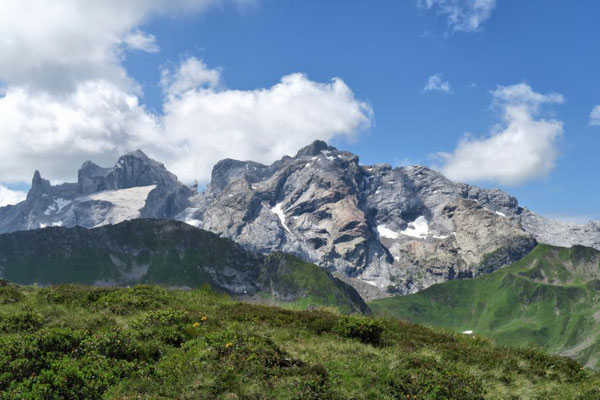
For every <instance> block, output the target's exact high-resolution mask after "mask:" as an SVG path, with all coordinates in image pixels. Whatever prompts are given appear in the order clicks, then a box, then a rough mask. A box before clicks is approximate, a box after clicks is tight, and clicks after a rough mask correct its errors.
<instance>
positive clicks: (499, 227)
mask: <svg viewBox="0 0 600 400" xmlns="http://www.w3.org/2000/svg"><path fill="white" fill-rule="evenodd" d="M137 218H156V219H167V220H179V221H183V222H185V223H187V224H189V225H193V226H195V227H199V228H202V229H204V230H207V231H210V232H214V233H216V234H218V235H220V236H221V237H224V238H229V239H232V240H234V241H236V242H238V243H239V244H240V245H241V246H243V247H244V248H245V249H247V250H249V251H252V252H256V253H270V252H273V251H284V252H287V253H292V254H295V255H297V256H299V257H300V258H302V259H304V260H306V261H309V262H311V263H315V264H317V265H319V266H321V267H323V268H325V269H326V270H328V271H329V272H331V273H333V274H334V275H335V276H336V277H337V278H339V279H342V280H344V281H345V282H347V283H348V284H350V285H352V286H353V287H354V288H355V289H356V290H357V291H358V292H359V293H360V294H361V295H362V297H363V298H364V299H366V300H372V299H377V298H383V297H388V296H391V295H398V294H410V293H416V292H418V291H421V290H423V289H425V288H427V287H429V286H431V285H432V284H435V283H441V282H445V281H448V280H455V279H461V278H473V277H476V276H479V275H481V274H484V273H490V272H493V271H495V270H497V269H499V268H500V267H502V266H506V265H509V264H512V263H514V262H516V261H518V260H520V259H522V258H523V257H524V256H525V255H526V254H528V253H529V252H530V251H531V250H532V249H534V247H535V246H536V245H537V244H538V243H547V244H551V245H557V246H573V245H584V246H588V247H593V248H596V249H600V224H599V223H597V222H591V223H589V224H587V225H581V226H579V225H573V224H568V223H565V222H561V221H555V220H551V219H548V218H544V217H542V216H540V215H537V214H535V213H534V212H532V211H530V210H529V209H527V208H525V207H521V206H520V205H519V203H518V201H517V199H516V198H514V197H512V196H510V195H508V194H507V193H505V192H503V191H500V190H497V189H484V188H480V187H477V186H472V185H468V184H462V183H455V182H452V181H450V180H449V179H447V178H445V177H444V176H443V175H442V174H440V173H439V172H437V171H434V170H432V169H429V168H426V167H421V166H410V167H398V168H392V167H391V166H390V165H388V164H377V165H362V164H360V163H359V158H358V156H357V155H355V154H352V153H349V152H345V151H338V150H337V149H336V148H335V147H332V146H329V145H327V144H326V143H325V142H322V141H315V142H313V143H311V144H310V145H308V146H306V147H304V148H302V149H300V150H299V151H298V153H297V154H296V155H295V156H293V157H290V156H285V157H283V158H282V159H281V160H278V161H276V162H274V163H273V164H271V165H263V164H260V163H256V162H253V161H237V160H231V159H225V160H222V161H220V162H219V163H217V164H216V165H215V167H214V168H213V172H212V178H211V182H210V183H209V184H208V185H207V187H206V189H205V190H204V191H203V192H201V193H198V192H197V190H196V187H188V186H186V185H184V184H183V183H181V182H179V181H178V180H177V177H176V176H175V175H173V174H172V173H170V172H169V171H168V170H167V169H166V167H165V166H164V165H163V164H161V163H159V162H157V161H154V160H152V159H150V158H149V157H147V156H146V155H145V154H144V153H143V152H142V151H139V150H138V151H135V152H132V153H128V154H126V155H124V156H122V157H121V158H119V160H118V161H117V163H116V164H115V165H114V166H113V167H112V168H103V167H100V166H98V165H96V164H94V163H93V162H91V161H88V162H86V163H84V164H83V165H82V167H81V168H80V169H79V171H78V181H77V182H76V183H64V184H61V185H56V186H53V185H51V184H50V182H49V181H47V180H45V179H43V178H42V177H41V175H40V173H39V172H38V171H36V172H35V173H34V177H33V180H32V186H31V189H30V191H29V193H28V195H27V198H26V200H24V201H23V202H21V203H19V204H16V205H12V206H6V207H2V208H0V233H8V232H15V231H20V230H31V229H38V228H44V227H57V226H62V227H73V226H81V227H84V228H96V227H100V226H104V225H109V224H116V223H119V222H122V221H127V220H131V219H137Z"/></svg>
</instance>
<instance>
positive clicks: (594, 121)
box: [590, 105, 600, 126]
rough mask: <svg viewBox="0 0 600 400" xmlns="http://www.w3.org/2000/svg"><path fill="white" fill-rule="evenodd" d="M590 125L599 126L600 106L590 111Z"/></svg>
mask: <svg viewBox="0 0 600 400" xmlns="http://www.w3.org/2000/svg"><path fill="white" fill-rule="evenodd" d="M590 125H593V126H600V105H597V106H596V107H594V108H593V109H592V112H591V113H590Z"/></svg>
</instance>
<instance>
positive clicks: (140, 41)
mask: <svg viewBox="0 0 600 400" xmlns="http://www.w3.org/2000/svg"><path fill="white" fill-rule="evenodd" d="M123 43H124V44H125V45H126V46H127V48H129V49H132V50H141V51H145V52H147V53H158V51H159V48H158V45H157V44H156V37H154V35H151V34H149V33H146V32H142V31H140V30H139V29H136V30H135V31H132V32H129V33H128V34H127V35H125V37H124V38H123Z"/></svg>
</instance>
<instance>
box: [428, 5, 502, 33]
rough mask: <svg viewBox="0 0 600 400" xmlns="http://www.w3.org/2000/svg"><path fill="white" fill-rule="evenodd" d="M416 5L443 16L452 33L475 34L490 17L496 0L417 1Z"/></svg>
mask: <svg viewBox="0 0 600 400" xmlns="http://www.w3.org/2000/svg"><path fill="white" fill-rule="evenodd" d="M418 5H419V6H420V7H423V8H425V9H434V10H436V11H437V13H438V14H442V15H445V16H446V17H447V18H448V26H449V27H450V29H451V30H452V31H453V32H475V31H478V30H480V29H481V26H482V24H483V23H484V22H485V21H486V20H488V19H489V18H490V16H491V15H492V11H493V10H494V8H495V7H496V0H418Z"/></svg>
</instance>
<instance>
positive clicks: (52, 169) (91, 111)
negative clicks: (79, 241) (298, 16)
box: [0, 0, 372, 182]
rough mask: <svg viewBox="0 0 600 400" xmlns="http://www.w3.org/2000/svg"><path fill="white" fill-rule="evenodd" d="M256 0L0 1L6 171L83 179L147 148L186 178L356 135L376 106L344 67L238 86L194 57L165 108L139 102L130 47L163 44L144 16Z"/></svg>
mask: <svg viewBox="0 0 600 400" xmlns="http://www.w3.org/2000/svg"><path fill="white" fill-rule="evenodd" d="M253 1H254V0H173V1H167V0H130V1H125V2H123V1H121V0H103V1H92V2H79V1H72V0H54V1H45V0H18V1H16V0H15V1H9V2H8V3H7V4H3V10H2V13H0V82H3V84H4V85H3V87H2V89H1V91H0V143H2V146H0V182H29V181H30V179H31V176H32V174H33V171H34V170H35V169H39V170H40V171H41V173H42V175H43V176H44V177H46V178H49V179H51V180H52V181H54V182H59V181H67V180H71V181H72V180H74V179H76V173H77V171H76V169H77V167H78V166H79V165H80V164H81V163H83V162H84V161H85V160H88V159H91V160H94V161H95V162H97V163H98V164H100V165H106V166H110V165H112V163H114V162H115V161H116V159H117V157H118V156H119V155H121V154H123V153H125V152H127V151H131V150H135V149H138V148H140V149H143V150H144V151H146V152H147V153H148V154H149V155H150V156H152V157H154V158H156V159H158V160H160V161H162V162H164V163H165V164H166V165H167V167H169V168H170V169H172V170H173V172H175V173H176V174H177V175H179V177H180V178H181V179H183V180H185V181H188V182H189V181H193V180H194V179H198V180H200V181H203V182H206V181H207V180H208V179H209V178H210V171H211V168H212V166H213V164H214V163H215V162H216V161H218V160H220V159H221V158H225V157H233V158H242V159H255V160H258V161H263V162H271V161H273V160H275V159H277V158H279V157H281V156H283V155H285V154H290V153H295V152H296V151H297V150H298V148H299V147H301V146H304V145H306V144H307V143H309V142H310V141H312V140H315V139H324V140H331V139H332V138H353V137H354V136H355V135H356V134H357V133H358V132H359V131H360V130H361V129H363V128H366V127H368V126H369V125H370V123H371V119H372V110H371V108H370V107H369V106H368V105H367V104H365V103H364V102H362V101H359V100H357V99H356V98H355V96H354V93H353V92H352V90H351V89H350V88H349V87H348V86H347V85H346V84H345V83H344V82H343V81H342V80H340V79H333V80H332V81H331V82H327V83H318V82H314V81H311V80H309V79H308V78H307V77H306V76H304V75H302V74H291V75H287V76H284V77H282V78H281V81H280V82H278V83H276V84H275V85H273V86H272V87H267V88H259V89H255V90H245V91H244V90H233V89H228V88H226V87H225V86H224V84H223V83H222V79H221V70H220V69H218V68H209V67H207V66H206V65H205V64H204V62H203V61H202V60H199V59H196V58H188V59H186V60H184V61H183V62H182V63H181V64H180V65H178V66H177V67H176V68H171V69H168V68H167V69H164V70H163V71H162V78H161V84H162V86H163V91H164V94H165V98H164V100H163V109H162V111H161V112H160V113H155V112H152V111H150V110H148V109H147V108H146V107H144V106H143V105H142V104H141V101H140V93H139V90H138V88H137V86H138V85H137V83H136V82H135V81H134V80H133V79H131V78H130V77H129V76H128V75H127V72H126V71H125V70H124V68H123V66H122V61H123V57H124V55H123V54H124V53H123V52H124V51H125V50H124V49H126V48H136V49H140V50H144V51H154V50H156V41H155V38H154V37H153V36H151V35H150V34H148V33H146V32H143V31H141V30H140V25H141V24H142V23H143V22H145V21H147V20H148V18H150V17H151V16H153V15H156V14H167V13H174V12H175V13H176V12H181V11H182V10H189V11H199V10H202V9H204V8H206V7H208V6H211V5H223V4H228V3H232V4H236V5H245V4H252V3H253Z"/></svg>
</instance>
